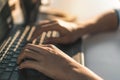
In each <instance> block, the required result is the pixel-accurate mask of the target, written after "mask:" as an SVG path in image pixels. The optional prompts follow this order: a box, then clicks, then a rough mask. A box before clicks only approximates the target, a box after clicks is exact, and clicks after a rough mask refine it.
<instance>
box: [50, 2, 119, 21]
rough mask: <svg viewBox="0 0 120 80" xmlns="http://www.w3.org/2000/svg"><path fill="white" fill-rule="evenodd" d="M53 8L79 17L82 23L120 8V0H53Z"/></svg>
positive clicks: (51, 4)
mask: <svg viewBox="0 0 120 80" xmlns="http://www.w3.org/2000/svg"><path fill="white" fill-rule="evenodd" d="M50 6H51V7H56V8H58V9H60V10H63V11H65V12H70V13H71V14H74V15H77V16H78V19H79V20H81V21H84V20H87V19H89V18H90V17H92V16H95V15H96V14H99V13H101V12H103V11H105V10H109V9H111V8H119V7H120V2H119V0H51V3H50Z"/></svg>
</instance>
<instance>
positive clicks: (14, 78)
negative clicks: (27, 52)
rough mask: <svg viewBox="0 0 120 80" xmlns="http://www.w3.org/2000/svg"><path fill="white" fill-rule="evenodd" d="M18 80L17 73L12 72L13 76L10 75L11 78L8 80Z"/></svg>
mask: <svg viewBox="0 0 120 80" xmlns="http://www.w3.org/2000/svg"><path fill="white" fill-rule="evenodd" d="M18 78H19V74H18V72H16V71H14V72H13V74H12V76H11V78H10V80H18ZM21 80H22V79H21Z"/></svg>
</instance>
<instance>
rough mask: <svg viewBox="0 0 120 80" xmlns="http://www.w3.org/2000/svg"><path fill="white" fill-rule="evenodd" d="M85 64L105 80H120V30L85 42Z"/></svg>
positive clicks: (92, 37)
mask: <svg viewBox="0 0 120 80" xmlns="http://www.w3.org/2000/svg"><path fill="white" fill-rule="evenodd" d="M83 47H84V50H83V51H84V53H85V63H86V64H85V65H86V66H87V67H88V68H90V69H91V70H92V71H94V72H95V73H97V74H98V75H99V76H101V77H102V78H103V79H105V80H120V70H119V69H120V30H119V31H116V32H112V33H104V34H99V35H94V36H91V37H89V38H87V39H85V40H84V42H83Z"/></svg>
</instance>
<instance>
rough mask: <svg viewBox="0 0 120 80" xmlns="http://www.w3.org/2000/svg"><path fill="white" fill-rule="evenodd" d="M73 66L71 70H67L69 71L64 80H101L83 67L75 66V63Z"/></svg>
mask: <svg viewBox="0 0 120 80" xmlns="http://www.w3.org/2000/svg"><path fill="white" fill-rule="evenodd" d="M73 65H74V66H73V67H72V69H69V68H68V69H69V70H70V71H69V73H67V74H68V75H67V77H65V78H64V80H103V79H102V78H101V77H99V76H98V75H96V74H95V73H94V72H92V71H91V70H89V69H88V68H86V67H85V66H82V65H80V64H77V63H76V64H75V62H74V64H73Z"/></svg>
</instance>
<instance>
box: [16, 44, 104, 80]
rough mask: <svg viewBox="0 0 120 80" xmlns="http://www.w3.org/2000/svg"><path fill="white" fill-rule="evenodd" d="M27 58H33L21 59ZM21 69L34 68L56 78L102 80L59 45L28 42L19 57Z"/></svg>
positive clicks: (56, 79)
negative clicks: (58, 46)
mask: <svg viewBox="0 0 120 80" xmlns="http://www.w3.org/2000/svg"><path fill="white" fill-rule="evenodd" d="M25 58H30V59H32V60H26V61H25V62H22V63H21V61H22V60H23V59H25ZM17 63H18V64H20V65H19V69H23V68H32V69H35V70H37V71H39V72H42V73H44V74H45V75H47V76H49V77H51V78H53V79H54V80H102V78H100V77H99V76H97V75H96V74H95V73H93V72H92V71H91V70H89V69H88V68H86V67H85V66H83V65H81V64H79V63H77V62H76V61H75V60H74V59H72V58H71V57H69V56H68V55H66V54H65V53H64V52H62V51H61V50H59V49H58V48H57V47H55V46H53V45H50V44H47V45H33V44H28V45H26V46H25V48H24V50H23V51H22V53H21V54H20V55H19V57H18V61H17Z"/></svg>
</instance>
